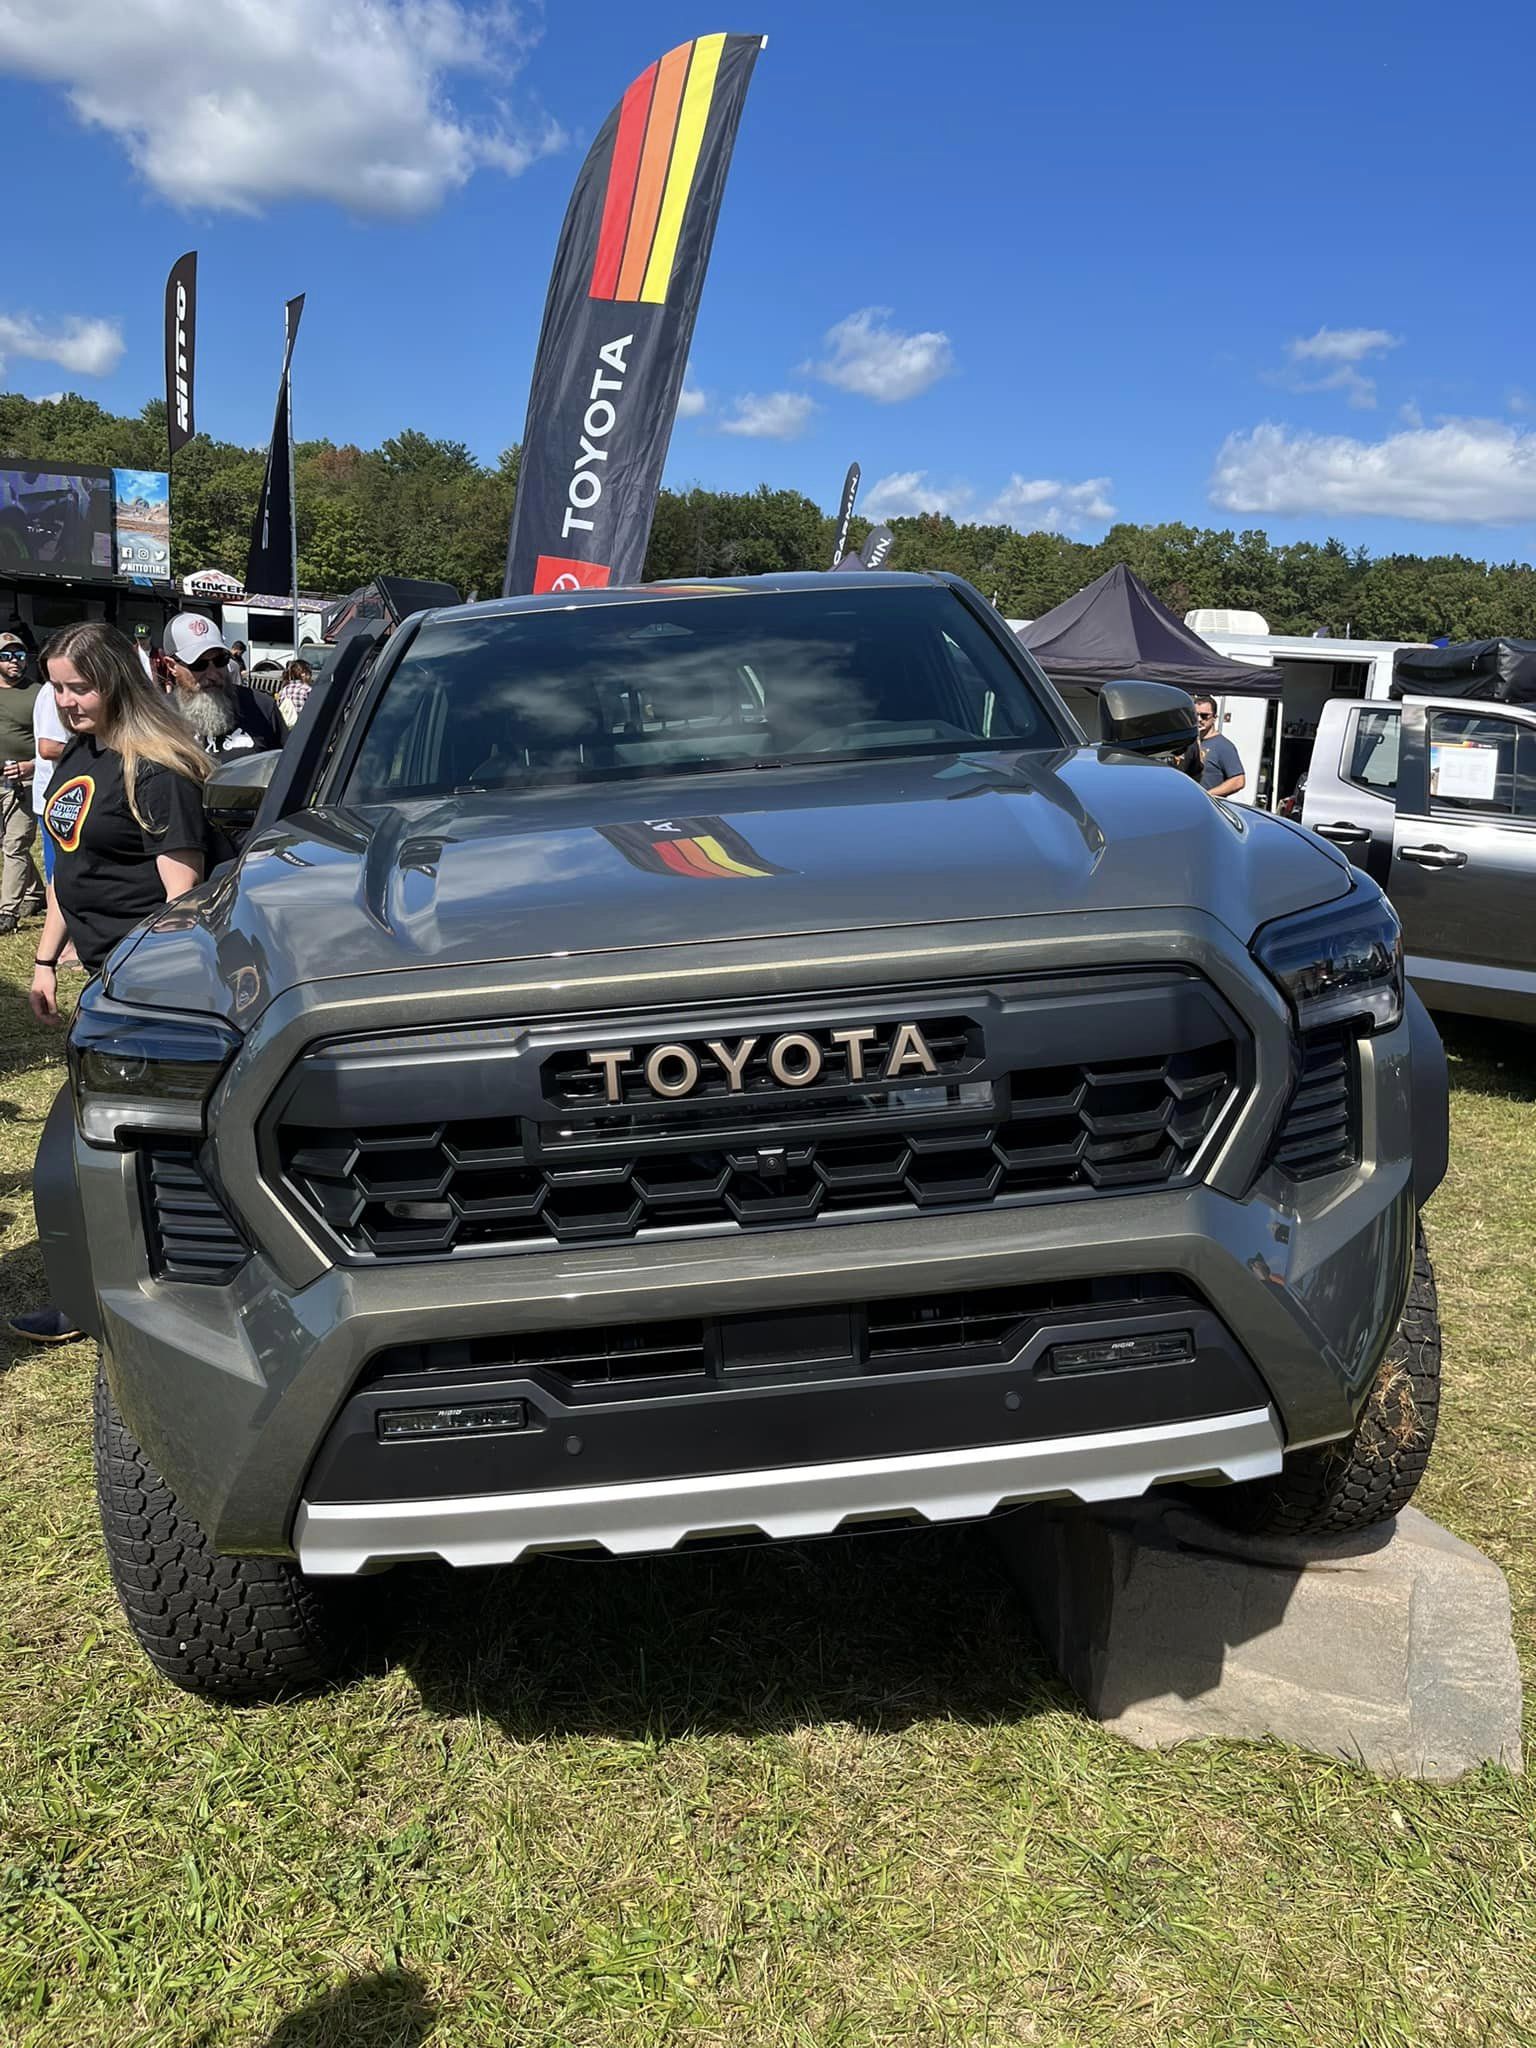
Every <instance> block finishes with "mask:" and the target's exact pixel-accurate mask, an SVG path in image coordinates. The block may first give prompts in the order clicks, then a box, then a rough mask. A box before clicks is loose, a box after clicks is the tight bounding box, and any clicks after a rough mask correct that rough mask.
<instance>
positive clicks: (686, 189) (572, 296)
mask: <svg viewBox="0 0 1536 2048" xmlns="http://www.w3.org/2000/svg"><path fill="white" fill-rule="evenodd" d="M763 41H764V38H763V37H761V36H729V35H713V36H699V37H697V38H695V40H694V41H692V42H689V43H680V44H679V45H678V47H677V48H676V49H675V50H669V51H668V52H667V54H666V56H664V57H662V58H659V59H658V60H657V62H656V63H654V64H653V65H652V66H651V67H650V69H649V70H648V71H644V72H642V73H641V75H640V76H639V77H638V78H637V79H636V80H635V81H634V83H633V84H632V85H631V86H630V88H629V90H628V92H626V93H625V95H624V97H623V99H622V100H621V101H620V102H619V104H618V106H616V107H615V108H614V110H613V112H612V113H611V114H610V115H609V116H608V119H607V120H606V122H604V124H603V128H602V131H601V133H600V134H599V135H598V138H597V140H596V142H594V143H593V145H592V148H591V150H590V152H589V153H588V156H587V160H586V162H585V163H584V164H583V165H582V167H581V173H580V176H579V177H578V178H577V180H576V190H575V192H574V193H573V194H572V196H571V203H570V206H569V207H568V209H567V210H566V216H565V225H564V227H563V228H562V230H561V234H560V246H559V248H558V249H557V250H556V252H555V268H554V275H553V276H552V277H551V279H550V285H549V297H548V299H547V300H546V302H545V306H544V326H543V329H542V331H541V333H540V335H539V353H538V357H537V359H536V361H535V363H534V369H533V388H532V391H531V392H530V394H529V399H528V423H527V425H526V427H525V428H524V430H523V454H522V465H521V468H520V470H519V473H518V480H517V499H516V502H515V504H514V506H513V511H512V531H511V534H510V536H509V538H508V542H507V570H506V576H505V578H504V580H503V583H502V591H503V594H504V595H506V596H509V597H510V596H512V595H514V594H516V593H519V592H523V591H530V590H579V589H582V588H589V589H590V588H601V587H602V586H603V585H605V584H610V583H636V582H638V581H639V579H640V573H641V570H642V569H643V567H644V565H645V549H646V543H647V541H648V540H649V539H650V532H651V519H652V516H653V515H654V513H655V509H656V494H657V492H658V491H659V490H660V488H661V472H662V466H663V464H664V463H665V461H666V457H667V443H668V441H669V440H670V439H671V436H672V421H673V417H674V415H675V413H676V411H677V399H678V392H679V391H680V389H681V387H682V381H683V370H684V367H685V366H686V364H687V361H688V344H689V342H690V340H691V339H692V336H693V323H694V318H695V316H696V315H697V313H698V310H699V297H700V294H701V292H702V290H703V287H704V272H705V270H706V269H707V268H708V265H709V251H710V245H711V243H712V242H713V240H714V235H715V222H716V220H717V219H718V217H719V213H720V199H721V195H722V193H723V192H724V190H725V177H726V172H727V170H728V169H729V167H730V161H731V150H732V148H733V146H734V144H735V141H736V130H737V127H738V125H739V124H740V121H741V109H742V105H743V102H744V101H745V99H746V95H747V86H748V84H749V83H750V81H751V77H752V67H753V65H754V64H755V63H756V62H757V55H758V51H759V50H760V49H761V48H762V46H763Z"/></svg>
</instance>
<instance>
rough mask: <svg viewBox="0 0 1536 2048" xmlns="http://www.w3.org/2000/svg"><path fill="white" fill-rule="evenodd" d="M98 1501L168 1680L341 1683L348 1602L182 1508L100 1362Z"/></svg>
mask: <svg viewBox="0 0 1536 2048" xmlns="http://www.w3.org/2000/svg"><path fill="white" fill-rule="evenodd" d="M94 1449H95V1459H96V1497H97V1501H98V1503H99V1505H100V1508H101V1527H102V1534H103V1536H104V1538H105V1541H106V1550H107V1562H108V1565H109V1567H110V1569H111V1573H112V1583H113V1585H114V1587H115V1588H116V1590H117V1597H118V1599H119V1601H120V1602H121V1603H122V1608H123V1612H124V1614H126V1616H127V1617H128V1626H129V1627H130V1628H131V1629H132V1630H133V1633H134V1635H135V1636H136V1637H137V1639H138V1642H139V1645H140V1647H141V1648H142V1649H143V1651H144V1653H145V1655H146V1656H147V1657H148V1658H149V1660H150V1662H151V1663H152V1664H153V1665H154V1667H155V1669H156V1670H157V1671H158V1672H159V1673H160V1674H161V1676H162V1677H164V1678H168V1679H169V1680H170V1681H171V1683H172V1684H173V1685H179V1686H181V1687H182V1688H183V1690H185V1691H187V1692H195V1693H202V1694H205V1695H207V1696H208V1697H210V1698H215V1699H226V1700H242V1699H243V1700H259V1699H280V1698H282V1697H284V1696H286V1695H288V1694H291V1693H296V1692H304V1691H309V1690H312V1689H313V1688H314V1687H316V1686H320V1685H323V1684H325V1683H326V1682H327V1681H328V1680H329V1679H332V1678H334V1677H335V1675H336V1673H337V1671H338V1670H339V1668H340V1666H341V1663H342V1659H343V1654H344V1643H343V1637H342V1633H341V1631H340V1629H339V1628H338V1626H337V1622H338V1615H337V1612H336V1608H337V1596H336V1594H335V1593H334V1592H333V1591H332V1590H331V1589H330V1588H327V1587H323V1586H317V1585H316V1584H315V1583H314V1582H313V1581H312V1580H309V1579H306V1578H305V1577H304V1575H303V1573H302V1572H301V1571H300V1570H299V1569H298V1567H297V1566H296V1565H293V1564H290V1563H288V1562H287V1561H286V1560H285V1559H283V1558H277V1557H226V1556H224V1555H223V1554H222V1553H221V1552H219V1551H217V1550H215V1549H214V1547H213V1545H212V1544H211V1543H210V1542H209V1540H208V1538H207V1535H206V1534H205V1533H204V1531H203V1530H202V1528H201V1527H200V1526H199V1525H198V1524H197V1523H196V1522H195V1521H194V1520H193V1519H192V1517H191V1516H190V1515H188V1514H187V1513H186V1512H185V1510H184V1509H182V1508H181V1507H180V1506H179V1505H178V1503H177V1500H176V1496H175V1494H174V1493H173V1492H172V1491H171V1489H170V1487H169V1486H167V1484H166V1483H165V1481H164V1480H163V1479H162V1478H161V1476H160V1474H159V1473H158V1472H157V1471H156V1470H155V1468H154V1466H153V1465H152V1464H151V1463H150V1461H149V1459H148V1458H147V1457H146V1456H145V1454H144V1452H143V1450H142V1449H141V1448H140V1446H139V1445H138V1443H137V1442H136V1441H135V1440H134V1437H133V1435H132V1433H131V1432H130V1430H129V1429H128V1426H127V1424H126V1423H125V1422H124V1421H123V1418H122V1416H121V1414H120V1413H119V1412H118V1407H117V1403H116V1402H115V1401H114V1400H113V1398H112V1390H111V1388H110V1387H109V1386H108V1384H107V1375H106V1371H105V1369H104V1367H103V1366H102V1365H101V1364H100V1363H98V1364H97V1367H96V1392H95V1429H94Z"/></svg>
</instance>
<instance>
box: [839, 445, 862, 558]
mask: <svg viewBox="0 0 1536 2048" xmlns="http://www.w3.org/2000/svg"><path fill="white" fill-rule="evenodd" d="M862 474H863V472H862V471H861V470H860V468H859V465H858V464H857V463H856V462H850V463H849V465H848V474H847V475H846V476H845V477H844V478H843V499H842V503H841V504H840V505H839V506H838V508H837V534H836V537H835V539H834V540H833V542H832V566H833V568H834V569H835V568H836V567H837V565H838V563H839V562H840V561H841V560H842V559H843V557H844V555H846V554H847V552H848V528H849V527H850V526H851V525H852V523H853V501H854V499H855V498H856V497H857V496H858V495H859V478H860V476H861V475H862Z"/></svg>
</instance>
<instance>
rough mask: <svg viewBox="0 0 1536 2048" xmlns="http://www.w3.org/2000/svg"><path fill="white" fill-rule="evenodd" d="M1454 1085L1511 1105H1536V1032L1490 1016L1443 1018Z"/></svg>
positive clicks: (1440, 1021) (1438, 1021) (1438, 1019)
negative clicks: (1503, 1099)
mask: <svg viewBox="0 0 1536 2048" xmlns="http://www.w3.org/2000/svg"><path fill="white" fill-rule="evenodd" d="M1435 1024H1436V1026H1437V1027H1438V1029H1439V1032H1440V1036H1441V1038H1442V1040H1443V1041H1444V1044H1445V1051H1446V1057H1447V1059H1448V1060H1449V1062H1450V1069H1451V1086H1452V1087H1453V1088H1475V1089H1476V1090H1477V1091H1478V1093H1479V1094H1481V1095H1500V1096H1503V1097H1505V1099H1506V1100H1508V1101H1510V1102H1536V1031H1531V1030H1529V1029H1527V1028H1526V1027H1525V1026H1523V1025H1520V1024H1498V1023H1495V1022H1494V1021H1493V1020H1492V1019H1491V1018H1487V1017H1451V1016H1446V1015H1439V1016H1437V1017H1436V1018H1435Z"/></svg>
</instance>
